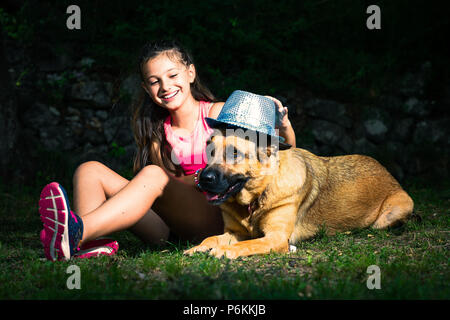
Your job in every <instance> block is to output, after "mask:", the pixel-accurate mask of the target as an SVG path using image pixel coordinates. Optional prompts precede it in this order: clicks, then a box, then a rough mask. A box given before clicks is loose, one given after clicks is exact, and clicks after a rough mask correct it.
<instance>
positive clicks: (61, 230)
mask: <svg viewBox="0 0 450 320" xmlns="http://www.w3.org/2000/svg"><path fill="white" fill-rule="evenodd" d="M39 214H40V216H41V221H42V223H43V224H44V229H42V230H41V233H40V239H41V242H42V245H43V246H44V252H45V256H46V257H47V259H49V260H52V261H55V260H68V259H70V258H71V257H72V256H73V255H74V254H75V253H76V252H77V251H78V250H79V249H78V245H79V243H80V241H81V239H82V237H83V221H82V220H81V218H80V217H79V216H77V215H76V214H75V213H73V212H72V211H71V210H70V206H69V199H68V197H67V194H66V191H65V190H64V188H63V187H62V186H61V185H60V184H59V183H57V182H52V183H50V184H48V185H46V186H45V187H44V189H42V192H41V196H40V200H39Z"/></svg>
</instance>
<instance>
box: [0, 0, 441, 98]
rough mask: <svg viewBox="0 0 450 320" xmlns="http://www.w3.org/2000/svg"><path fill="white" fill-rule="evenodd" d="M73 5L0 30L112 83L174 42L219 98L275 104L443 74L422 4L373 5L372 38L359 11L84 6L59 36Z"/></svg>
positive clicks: (358, 7)
mask: <svg viewBox="0 0 450 320" xmlns="http://www.w3.org/2000/svg"><path fill="white" fill-rule="evenodd" d="M69 4H70V3H69V2H67V1H60V2H58V3H57V4H54V3H53V2H50V1H40V2H39V4H37V2H34V1H28V2H26V3H25V5H24V6H23V7H22V8H21V10H19V11H18V12H16V13H14V14H12V13H7V12H6V11H5V10H2V11H0V13H1V14H0V17H2V18H1V19H0V21H1V22H2V24H3V25H4V26H6V29H7V31H8V34H9V35H10V36H12V37H13V38H20V39H22V40H23V41H25V42H32V44H33V45H36V46H43V45H45V44H47V45H49V46H50V47H51V50H53V51H54V52H55V54H56V53H60V52H61V51H63V52H64V51H65V52H66V53H69V54H71V55H74V56H79V58H81V57H83V56H90V57H92V58H94V59H95V60H96V61H98V62H99V64H100V66H101V67H104V68H107V69H109V70H112V71H113V72H115V73H116V74H119V73H120V71H121V70H135V69H136V62H137V57H138V54H139V49H140V47H141V46H142V45H143V43H144V42H146V41H150V40H155V39H160V38H169V39H172V38H175V39H178V40H180V41H181V42H182V43H183V44H184V45H185V46H186V47H188V48H189V49H190V50H191V51H192V52H193V54H194V57H195V59H196V64H197V67H198V68H197V69H198V70H199V71H200V75H201V76H202V77H204V79H205V82H206V83H207V84H208V86H209V87H210V88H211V89H212V90H213V92H215V93H216V94H217V95H218V96H219V97H226V96H227V95H228V94H229V93H230V91H232V90H234V89H237V88H240V89H247V90H251V91H255V92H261V93H269V94H275V93H279V92H283V91H286V90H289V89H293V88H296V87H298V86H299V85H302V86H306V87H310V88H312V89H314V90H317V91H319V92H322V93H323V94H333V95H335V96H336V95H337V96H340V97H341V98H343V99H356V98H358V99H363V98H367V97H369V96H370V95H373V94H374V92H375V94H376V93H377V92H379V91H380V90H381V89H382V88H384V87H385V86H386V85H387V84H389V79H390V80H392V77H393V76H395V75H396V74H398V72H399V71H402V70H404V69H405V68H408V67H411V66H417V65H419V64H421V63H423V62H424V61H427V60H428V61H431V62H432V63H433V65H436V66H438V67H439V66H442V67H443V68H445V70H448V66H447V65H446V64H445V63H444V62H445V60H446V57H447V56H448V54H447V52H446V50H443V48H442V45H443V44H444V43H445V42H446V39H445V32H441V30H442V29H444V28H445V27H448V24H449V22H448V19H447V18H446V16H445V11H444V10H440V9H439V6H431V5H429V3H428V2H426V1H405V0H401V1H379V3H378V5H379V6H380V8H381V10H382V29H381V30H374V31H369V30H368V29H367V28H366V19H367V17H368V14H366V8H367V4H366V2H364V1H351V0H344V1H339V2H338V1H313V0H306V1H302V2H299V1H296V0H288V1H271V0H248V1H232V0H209V1H176V0H169V1H151V2H146V3H142V2H141V1H138V0H129V1H127V2H126V3H125V2H123V1H118V0H112V1H108V4H106V3H102V2H100V1H94V2H93V1H87V0H84V1H79V2H78V5H79V6H80V8H81V14H82V29H81V30H77V31H70V30H67V28H66V27H65V18H66V17H67V14H66V13H65V9H66V8H67V6H68V5H69ZM58 17H59V18H58ZM29 34H33V38H32V39H31V37H30V36H29ZM119 69H120V70H119Z"/></svg>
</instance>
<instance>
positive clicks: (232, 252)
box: [209, 246, 240, 259]
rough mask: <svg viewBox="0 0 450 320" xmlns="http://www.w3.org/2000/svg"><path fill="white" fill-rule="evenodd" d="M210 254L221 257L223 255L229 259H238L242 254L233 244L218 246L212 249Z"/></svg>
mask: <svg viewBox="0 0 450 320" xmlns="http://www.w3.org/2000/svg"><path fill="white" fill-rule="evenodd" d="M209 254H210V255H212V256H214V257H216V258H219V259H220V258H223V257H226V258H228V259H236V258H237V257H239V256H240V254H239V252H238V251H237V250H236V249H235V248H233V247H232V246H218V247H216V248H213V249H211V251H210V252H209Z"/></svg>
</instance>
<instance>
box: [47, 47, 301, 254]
mask: <svg viewBox="0 0 450 320" xmlns="http://www.w3.org/2000/svg"><path fill="white" fill-rule="evenodd" d="M139 67H140V74H141V79H142V87H143V89H144V90H145V101H144V103H142V104H140V105H139V106H138V107H137V108H136V109H135V110H134V113H133V131H134V136H135V140H136V143H137V155H136V157H135V159H134V171H135V174H136V175H135V177H134V178H133V179H132V180H131V181H129V180H127V179H125V178H123V177H122V176H120V175H119V174H117V173H116V172H114V171H112V170H111V169H109V168H108V167H106V166H104V165H103V164H101V163H99V162H94V161H91V162H86V163H83V164H81V165H80V166H79V167H78V168H77V170H76V172H75V174H74V177H73V187H74V212H76V214H75V213H74V212H72V211H71V210H70V207H69V202H68V197H67V195H66V193H65V191H64V189H63V187H62V186H61V185H59V184H58V183H56V182H53V183H50V184H49V185H47V186H46V187H45V188H44V189H43V190H42V193H41V199H40V201H39V212H40V215H41V219H42V221H43V223H44V229H43V230H42V231H41V234H40V238H41V241H42V243H43V246H44V251H45V254H46V257H47V258H48V259H50V260H58V259H70V258H71V257H73V256H80V257H88V256H90V255H92V254H93V252H97V251H95V250H94V251H92V250H93V248H95V247H96V246H98V245H99V244H100V245H101V246H103V247H109V249H110V250H109V251H106V252H104V253H106V254H114V253H115V251H117V243H116V242H113V241H112V242H111V243H108V241H107V240H102V242H98V240H95V239H97V238H98V237H100V236H103V235H107V234H110V233H113V232H116V231H119V230H124V229H130V230H131V231H133V232H134V233H135V234H136V235H138V236H139V237H140V238H142V239H143V240H144V241H147V242H150V243H156V244H161V243H164V242H165V241H166V240H167V239H168V238H169V233H174V234H175V235H177V236H178V237H180V238H182V239H186V240H189V241H193V242H195V241H199V240H201V239H203V238H205V237H207V236H210V235H214V234H220V233H221V232H223V221H222V217H221V215H220V209H219V208H218V207H216V206H212V205H210V204H209V203H208V202H207V200H206V197H205V196H204V195H203V193H201V192H199V190H198V188H197V187H196V184H195V182H194V176H195V174H194V173H195V172H197V173H198V171H197V169H201V168H203V167H205V165H206V163H204V161H202V163H200V164H196V163H195V161H194V163H192V162H193V161H189V160H190V159H192V158H193V157H194V156H195V155H198V154H203V153H205V148H206V140H207V139H208V137H209V135H210V134H211V132H212V130H211V128H209V127H208V125H207V124H206V122H205V117H211V118H216V117H217V116H218V114H219V113H220V110H221V108H222V106H223V104H224V103H223V102H217V101H216V99H215V98H214V96H213V95H212V94H211V93H210V91H209V90H208V89H207V88H205V87H204V86H203V85H202V84H201V83H200V80H199V78H198V75H197V74H196V69H195V66H194V63H193V61H192V58H191V56H190V55H189V53H187V52H186V51H185V50H184V49H182V48H181V47H180V46H179V45H177V44H176V43H173V42H171V43H166V42H159V43H151V44H147V45H145V46H144V48H143V51H142V56H141V59H140V64H139ZM272 99H273V100H274V101H275V103H276V104H277V106H278V109H279V111H280V112H281V111H283V110H284V111H285V112H286V114H285V116H284V117H283V118H282V121H281V126H280V127H279V134H280V135H281V136H283V137H284V138H285V139H286V143H289V144H291V145H292V146H294V147H295V134H294V131H293V129H292V126H291V124H290V122H289V119H288V117H287V108H284V107H283V105H282V104H281V102H279V101H278V100H276V99H274V98H272ZM171 154H175V155H176V156H177V157H175V158H174V157H173V156H171ZM194 158H195V159H199V157H194ZM174 159H178V160H177V161H174ZM200 159H205V157H200ZM80 247H81V249H87V254H80V251H79V250H80Z"/></svg>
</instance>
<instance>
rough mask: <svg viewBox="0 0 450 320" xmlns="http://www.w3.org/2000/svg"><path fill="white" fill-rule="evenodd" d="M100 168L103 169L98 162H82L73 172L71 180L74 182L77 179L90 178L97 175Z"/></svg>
mask: <svg viewBox="0 0 450 320" xmlns="http://www.w3.org/2000/svg"><path fill="white" fill-rule="evenodd" d="M102 167H104V165H103V164H101V163H100V162H98V161H87V162H84V163H82V164H80V165H79V166H78V168H77V169H76V170H75V173H74V174H73V180H74V182H75V181H77V180H78V179H80V178H83V177H86V176H89V177H92V175H93V174H95V173H98V172H99V171H100V170H101V168H102Z"/></svg>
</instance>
